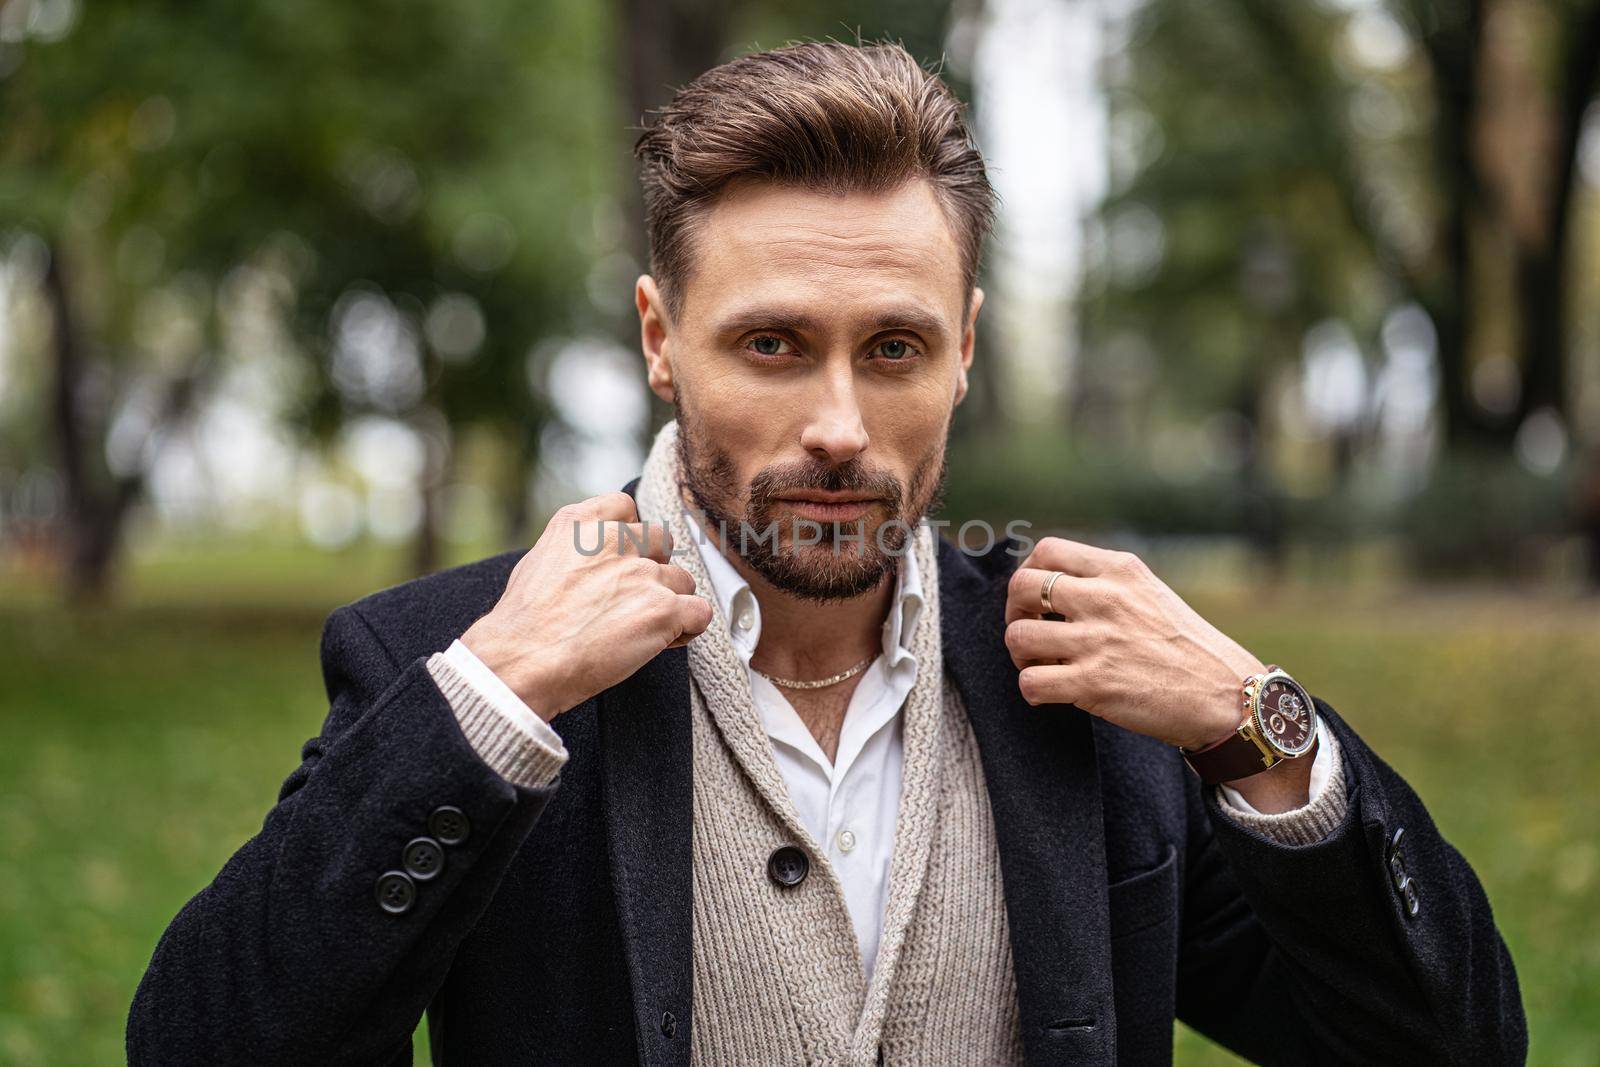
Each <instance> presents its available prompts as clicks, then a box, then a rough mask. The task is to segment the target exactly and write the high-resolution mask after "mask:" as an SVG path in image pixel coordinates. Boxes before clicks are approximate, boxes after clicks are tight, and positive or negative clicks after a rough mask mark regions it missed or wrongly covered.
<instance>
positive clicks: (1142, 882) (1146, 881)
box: [1107, 844, 1178, 940]
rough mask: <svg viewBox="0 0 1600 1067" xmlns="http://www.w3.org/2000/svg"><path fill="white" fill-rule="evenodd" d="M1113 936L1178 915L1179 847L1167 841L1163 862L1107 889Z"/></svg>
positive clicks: (1130, 932)
mask: <svg viewBox="0 0 1600 1067" xmlns="http://www.w3.org/2000/svg"><path fill="white" fill-rule="evenodd" d="M1107 897H1108V901H1109V907H1110V909H1111V938H1112V940H1116V939H1117V938H1119V937H1126V936H1127V935H1128V934H1134V933H1138V932H1139V931H1140V930H1144V929H1147V928H1148V927H1151V926H1155V925H1157V924H1158V923H1163V922H1167V921H1169V920H1175V919H1177V917H1178V848H1177V846H1176V845H1172V844H1168V845H1167V851H1166V853H1165V854H1164V855H1163V856H1162V859H1161V862H1160V863H1158V864H1156V865H1155V866H1154V867H1152V868H1150V869H1149V870H1147V871H1140V872H1139V873H1137V874H1134V875H1130V876H1128V877H1127V878H1123V879H1121V880H1120V881H1117V882H1113V883H1112V884H1111V885H1110V887H1109V888H1108V889H1107Z"/></svg>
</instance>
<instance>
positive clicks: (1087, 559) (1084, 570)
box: [1022, 537, 1121, 600]
mask: <svg viewBox="0 0 1600 1067" xmlns="http://www.w3.org/2000/svg"><path fill="white" fill-rule="evenodd" d="M1120 556H1121V553H1119V552H1113V551H1111V550H1110V549H1105V548H1096V547H1095V546H1094V545H1087V544H1084V543H1083V542H1082V541H1069V540H1067V539H1066V538H1065V537H1046V538H1042V539H1041V540H1040V541H1039V543H1038V544H1037V545H1035V546H1034V547H1033V551H1032V552H1030V553H1028V558H1027V559H1025V560H1023V561H1022V563H1023V565H1024V566H1026V567H1042V568H1044V569H1045V570H1052V571H1063V572H1065V573H1067V574H1071V575H1074V576H1076V577H1079V578H1093V577H1096V576H1097V575H1100V574H1103V573H1105V572H1106V571H1108V570H1110V569H1111V568H1112V567H1113V566H1114V565H1115V564H1116V561H1117V559H1118V558H1119V557H1120ZM1051 599H1052V600H1054V599H1055V598H1054V596H1053V595H1052V597H1051Z"/></svg>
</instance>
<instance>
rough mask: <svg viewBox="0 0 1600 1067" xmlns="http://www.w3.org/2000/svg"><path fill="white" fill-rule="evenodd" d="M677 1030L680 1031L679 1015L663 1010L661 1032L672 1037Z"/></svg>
mask: <svg viewBox="0 0 1600 1067" xmlns="http://www.w3.org/2000/svg"><path fill="white" fill-rule="evenodd" d="M677 1032H678V1017H677V1016H676V1015H674V1014H672V1013H671V1012H670V1011H664V1012H662V1013H661V1033H662V1034H663V1035H665V1036H667V1037H672V1036H673V1035H674V1034H676V1033H677Z"/></svg>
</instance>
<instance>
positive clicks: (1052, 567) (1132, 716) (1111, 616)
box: [1006, 537, 1311, 810]
mask: <svg viewBox="0 0 1600 1067" xmlns="http://www.w3.org/2000/svg"><path fill="white" fill-rule="evenodd" d="M1051 571H1060V572H1062V574H1061V577H1059V578H1057V579H1056V581H1055V584H1054V585H1053V586H1052V587H1051V589H1050V606H1051V607H1052V608H1053V609H1054V610H1055V612H1056V613H1057V614H1060V615H1062V616H1063V617H1064V621H1059V620H1055V619H1047V618H1044V617H1043V616H1044V602H1043V599H1042V594H1043V591H1044V583H1045V582H1046V580H1048V579H1049V577H1050V572H1051ZM1006 647H1007V648H1009V649H1010V650H1011V659H1012V661H1013V662H1014V663H1015V664H1016V665H1017V667H1018V668H1019V669H1020V672H1021V673H1019V674H1018V675H1017V684H1018V686H1019V687H1020V688H1021V690H1022V695H1023V698H1024V699H1026V700H1027V701H1028V703H1030V704H1074V705H1076V706H1078V707H1080V708H1082V709H1083V710H1084V711H1087V712H1090V713H1092V714H1094V715H1098V716H1100V717H1101V718H1104V719H1108V720H1110V721H1111V722H1114V723H1116V724H1117V725H1118V726H1121V727H1123V728H1124V729H1128V730H1132V731H1134V732H1135V733H1141V734H1145V735H1147V736H1150V737H1154V738H1157V739H1159V740H1161V741H1165V742H1167V743H1168V744H1173V745H1181V746H1183V747H1185V748H1201V747H1204V746H1205V745H1208V744H1210V743H1211V742H1213V741H1217V740H1220V739H1221V738H1223V737H1225V736H1227V735H1228V734H1229V733H1231V732H1232V731H1234V730H1235V729H1237V728H1238V726H1239V723H1240V722H1241V721H1242V720H1243V718H1244V707H1243V703H1242V700H1243V685H1244V679H1245V677H1246V676H1247V675H1251V674H1260V673H1263V672H1264V671H1265V670H1266V664H1264V663H1262V662H1261V660H1259V659H1257V658H1256V657H1255V656H1254V655H1252V654H1251V653H1250V652H1249V651H1247V650H1246V649H1244V648H1243V647H1241V646H1240V645H1239V643H1238V642H1237V641H1234V640H1233V639H1232V638H1230V637H1228V636H1227V635H1226V634H1224V633H1222V632H1221V631H1220V630H1218V629H1217V628H1216V627H1215V626H1212V625H1211V624H1210V623H1209V622H1207V621H1206V620H1205V619H1203V618H1201V617H1200V616H1199V615H1198V614H1197V613H1196V612H1195V610H1194V609H1193V608H1191V607H1190V606H1189V605H1188V604H1186V603H1184V601H1183V599H1182V598H1181V597H1179V596H1178V594H1176V593H1174V592H1173V591H1172V590H1171V589H1170V588H1168V586H1167V584H1166V583H1165V582H1163V581H1162V580H1161V579H1160V578H1157V577H1156V576H1155V574H1154V573H1153V572H1152V571H1151V570H1150V568H1149V567H1148V566H1146V565H1145V563H1144V561H1143V560H1141V559H1140V558H1139V557H1138V556H1136V555H1134V554H1133V553H1131V552H1118V551H1112V550H1108V549H1103V548H1096V547H1095V546H1093V545H1086V544H1083V543H1081V542H1078V541H1068V540H1066V539H1064V538H1060V537H1046V538H1044V539H1042V540H1041V541H1040V542H1039V543H1038V544H1037V545H1036V546H1035V547H1034V550H1033V551H1032V552H1031V553H1029V555H1028V557H1027V558H1026V559H1024V560H1023V561H1022V564H1021V566H1019V567H1018V568H1017V570H1016V573H1014V574H1013V575H1012V576H1011V584H1010V587H1009V590H1008V593H1007V597H1006ZM1310 763H1311V761H1310V760H1309V759H1305V760H1285V761H1284V763H1282V764H1280V765H1279V766H1280V767H1282V768H1283V769H1284V771H1285V773H1284V774H1278V773H1276V769H1275V770H1274V771H1271V772H1266V773H1264V774H1258V775H1253V776H1252V777H1251V778H1248V779H1241V780H1240V781H1239V782H1236V783H1233V784H1234V785H1235V786H1236V787H1238V788H1239V789H1240V790H1241V792H1243V793H1244V794H1245V796H1246V798H1247V799H1249V800H1251V802H1252V803H1255V797H1256V796H1261V797H1262V800H1263V802H1265V803H1266V805H1267V807H1265V808H1262V810H1267V809H1268V808H1271V809H1276V810H1284V809H1285V808H1286V807H1292V806H1294V804H1295V803H1304V798H1305V789H1304V780H1305V778H1306V775H1308V774H1309V765H1310ZM1300 765H1304V766H1300ZM1291 772H1292V773H1291ZM1291 777H1293V778H1295V779H1300V780H1301V781H1300V782H1299V783H1296V782H1291V781H1290V780H1289V778H1291ZM1268 779H1270V781H1268ZM1297 784H1298V785H1299V788H1296V785H1297ZM1279 794H1283V795H1282V796H1279ZM1296 795H1298V800H1296V799H1295V798H1296Z"/></svg>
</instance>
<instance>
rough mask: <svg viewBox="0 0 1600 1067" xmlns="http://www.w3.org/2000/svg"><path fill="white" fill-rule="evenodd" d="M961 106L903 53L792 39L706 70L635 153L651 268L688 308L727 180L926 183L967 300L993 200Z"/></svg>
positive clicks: (853, 185) (886, 186) (864, 187)
mask: <svg viewBox="0 0 1600 1067" xmlns="http://www.w3.org/2000/svg"><path fill="white" fill-rule="evenodd" d="M964 110H965V105H963V104H962V103H961V101H959V100H957V99H956V97H955V94H954V93H952V92H951V91H950V88H949V87H948V86H947V85H945V83H944V82H943V81H941V80H940V79H939V77H938V75H937V74H934V73H932V72H929V71H926V70H924V69H923V68H922V67H921V66H919V65H918V63H917V61H916V60H915V59H913V58H912V56H911V54H910V53H909V52H907V51H906V50H905V49H904V48H903V47H901V46H900V45H898V44H892V43H888V42H874V43H866V44H860V45H851V44H844V43H842V42H839V41H812V42H806V43H803V44H791V45H788V46H786V47H783V48H777V49H773V50H772V51H768V52H757V53H754V54H751V55H747V56H741V57H740V58H738V59H735V60H732V61H730V62H728V63H724V64H722V65H721V66H719V67H713V68H712V69H711V70H708V71H706V72H705V73H704V74H702V75H700V76H699V77H698V78H696V79H695V80H694V81H692V82H690V83H689V84H688V85H686V86H684V87H683V88H682V89H679V90H678V92H677V93H676V95H674V96H673V98H672V102H671V103H670V104H668V105H667V106H666V107H664V108H662V109H661V110H659V111H658V112H656V115H657V118H656V121H655V122H654V123H652V124H651V125H650V126H649V127H648V128H647V129H646V130H645V131H644V133H643V135H642V136H640V138H639V140H638V142H637V144H635V145H634V151H633V154H634V156H635V157H636V158H637V159H638V160H639V180H640V183H641V184H642V186H643V187H644V205H645V224H646V228H647V230H648V232H649V236H650V271H651V273H652V274H653V275H655V278H656V282H657V284H658V285H659V286H660V288H661V294H662V298H663V299H664V300H665V301H666V304H667V310H668V312H669V313H670V314H671V315H672V316H673V317H674V318H676V317H677V315H678V314H679V312H680V311H682V309H683V289H684V285H685V284H686V283H687V281H688V278H689V274H690V267H691V262H690V260H691V252H692V249H691V245H690V238H691V237H692V236H693V229H694V223H695V222H696V221H697V219H698V218H699V217H701V215H702V214H703V213H704V212H705V211H707V210H708V209H709V208H710V206H711V203H712V202H713V201H714V200H715V199H716V197H717V195H718V193H720V192H721V191H722V189H723V188H724V187H725V186H726V185H727V184H728V183H729V182H730V181H732V180H733V179H735V178H740V177H754V178H761V179H765V180H769V181H774V182H779V183H785V184H793V185H797V186H802V187H805V188H809V189H821V190H827V191H831V192H848V191H861V192H880V191H888V190H891V189H894V188H896V187H898V186H899V185H900V184H902V183H903V182H906V181H910V180H912V179H915V178H926V179H927V180H928V181H929V182H930V183H931V184H932V186H933V189H934V192H935V194H936V196H937V198H938V200H939V203H940V204H941V206H942V207H943V208H944V213H945V221H946V222H947V223H948V224H949V225H950V227H951V230H952V231H953V233H954V235H955V238H956V243H957V246H958V247H959V249H960V251H961V263H962V274H963V282H964V285H965V289H964V293H965V299H970V298H971V293H972V287H973V285H974V284H976V282H977V275H978V257H979V254H980V252H981V250H982V248H983V241H984V238H985V236H987V234H988V232H989V229H990V227H991V226H992V225H993V223H994V213H995V204H996V196H995V192H994V189H993V188H992V187H991V186H990V185H989V178H988V175H987V174H986V173H985V171H984V166H983V157H982V156H981V155H979V153H978V149H977V146H976V145H975V144H974V143H973V140H972V136H971V134H970V133H969V132H968V129H967V124H966V120H965V118H964V116H963V111H964Z"/></svg>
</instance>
